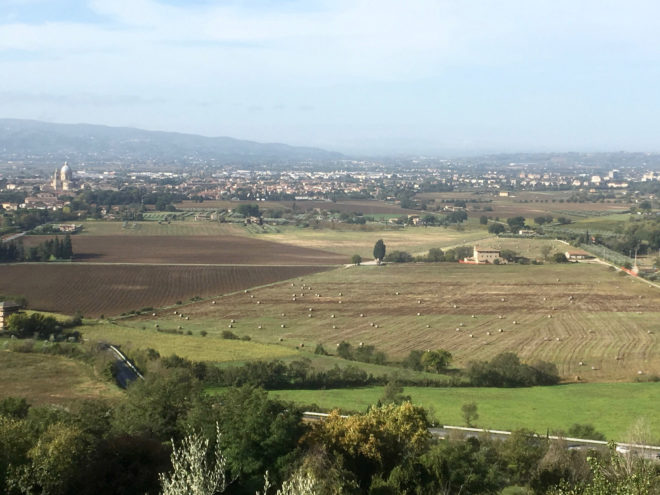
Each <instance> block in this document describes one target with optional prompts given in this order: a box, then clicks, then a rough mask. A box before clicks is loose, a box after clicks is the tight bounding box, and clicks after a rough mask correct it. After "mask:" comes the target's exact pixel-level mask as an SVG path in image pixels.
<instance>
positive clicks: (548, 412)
mask: <svg viewBox="0 0 660 495" xmlns="http://www.w3.org/2000/svg"><path fill="white" fill-rule="evenodd" d="M404 393H405V394H407V395H410V396H411V398H412V400H413V402H414V403H415V404H418V405H421V406H424V407H425V408H428V409H430V410H431V411H432V414H433V415H434V417H435V418H436V419H437V420H438V421H439V422H440V423H442V424H448V425H456V426H465V420H464V419H463V418H462V415H461V405H463V404H465V403H467V402H476V403H477V407H478V413H479V419H478V420H477V421H475V423H476V425H477V426H478V427H481V428H489V429H501V430H514V429H517V428H529V429H532V430H534V431H536V432H537V433H539V434H545V433H546V432H547V431H548V430H550V431H551V432H552V431H558V430H563V431H566V430H568V428H569V427H570V426H571V425H572V424H574V423H583V424H587V423H588V424H592V425H594V427H595V428H596V430H598V431H600V432H602V433H604V434H605V435H606V436H607V437H608V438H609V439H613V440H620V441H625V440H626V433H627V431H628V429H629V428H630V427H631V426H632V425H633V424H634V423H635V421H637V420H638V419H639V418H643V419H645V420H646V421H647V422H648V424H649V425H650V427H651V438H650V439H649V441H650V442H651V443H654V444H659V443H660V410H659V409H658V400H657V399H658V394H659V393H660V383H592V384H578V385H560V386H555V387H532V388H518V389H496V388H420V387H406V388H405V391H404ZM272 394H273V395H275V396H277V397H280V398H282V399H286V400H291V401H294V402H296V403H299V404H304V405H308V404H316V405H318V406H319V407H321V408H323V409H328V410H329V409H333V408H339V409H341V410H342V411H345V412H353V411H365V410H366V408H367V407H368V406H369V405H371V404H374V403H376V402H377V401H378V399H379V398H380V397H382V395H383V387H370V388H360V389H331V390H282V391H277V392H272Z"/></svg>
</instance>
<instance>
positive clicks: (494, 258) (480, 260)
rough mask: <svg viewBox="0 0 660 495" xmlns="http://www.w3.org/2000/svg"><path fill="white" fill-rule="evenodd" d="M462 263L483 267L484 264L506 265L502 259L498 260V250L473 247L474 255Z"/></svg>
mask: <svg viewBox="0 0 660 495" xmlns="http://www.w3.org/2000/svg"><path fill="white" fill-rule="evenodd" d="M463 263H471V264H474V265H483V264H486V263H495V264H499V263H506V260H505V259H504V258H500V250H499V249H489V248H479V247H477V246H475V247H474V254H473V255H472V257H471V258H465V259H464V260H463Z"/></svg>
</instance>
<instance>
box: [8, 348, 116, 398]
mask: <svg viewBox="0 0 660 495" xmlns="http://www.w3.org/2000/svg"><path fill="white" fill-rule="evenodd" d="M0 383H1V384H2V386H0V399H2V398H5V397H25V398H26V399H27V400H28V402H30V403H31V404H34V405H39V404H52V403H55V404H67V403H69V402H71V401H74V400H79V399H92V398H105V399H114V398H117V397H119V395H120V393H121V392H120V391H119V389H118V388H116V387H115V386H113V385H112V384H110V383H108V382H106V381H104V380H102V379H100V378H98V377H96V376H94V372H93V370H92V368H91V367H90V366H88V365H86V364H84V363H81V362H80V361H76V360H73V359H69V358H66V357H63V356H50V355H46V354H25V353H17V352H10V351H0Z"/></svg>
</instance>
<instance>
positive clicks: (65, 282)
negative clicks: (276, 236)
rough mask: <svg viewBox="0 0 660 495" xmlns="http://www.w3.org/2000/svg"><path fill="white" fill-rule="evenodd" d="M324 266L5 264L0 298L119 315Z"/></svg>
mask: <svg viewBox="0 0 660 495" xmlns="http://www.w3.org/2000/svg"><path fill="white" fill-rule="evenodd" d="M323 269H324V268H323V267H319V266H182V265H180V266H157V265H156V266H154V265H151V266H150V265H92V264H90V265H85V264H80V265H76V264H59V265H56V264H47V263H25V264H19V265H0V274H1V275H0V294H11V295H22V296H25V297H26V298H27V300H28V304H29V307H30V308H31V309H39V310H45V311H57V312H59V313H65V314H73V313H75V312H76V311H81V312H82V313H83V314H84V315H85V316H99V315H101V314H105V315H108V316H109V315H115V314H119V313H122V312H126V311H130V310H133V309H140V308H143V307H147V306H154V307H155V306H164V305H169V304H174V303H175V302H177V301H179V300H182V301H185V300H188V299H189V298H191V297H193V296H201V297H207V296H209V297H210V296H215V295H219V294H226V293H229V292H233V291H236V290H240V289H246V288H248V287H255V286H260V285H265V284H270V283H273V282H277V281H278V280H285V279H288V278H292V277H298V276H301V275H305V274H309V273H313V272H318V271H320V270H323Z"/></svg>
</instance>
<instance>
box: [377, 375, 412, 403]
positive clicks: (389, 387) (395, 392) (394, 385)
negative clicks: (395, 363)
mask: <svg viewBox="0 0 660 495" xmlns="http://www.w3.org/2000/svg"><path fill="white" fill-rule="evenodd" d="M380 402H381V404H401V403H403V402H410V396H409V395H403V386H402V385H401V383H400V382H399V381H398V380H397V379H396V378H391V379H390V380H388V382H387V383H386V384H385V388H384V390H383V396H382V397H381V398H380Z"/></svg>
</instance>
